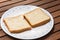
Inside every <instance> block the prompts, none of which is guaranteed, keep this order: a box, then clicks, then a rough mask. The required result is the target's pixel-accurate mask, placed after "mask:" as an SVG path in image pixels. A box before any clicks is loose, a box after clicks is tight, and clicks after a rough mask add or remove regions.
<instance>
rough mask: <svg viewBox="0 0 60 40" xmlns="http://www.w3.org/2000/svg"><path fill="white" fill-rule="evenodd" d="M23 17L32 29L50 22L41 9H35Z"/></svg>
mask: <svg viewBox="0 0 60 40" xmlns="http://www.w3.org/2000/svg"><path fill="white" fill-rule="evenodd" d="M24 16H25V18H26V20H27V21H28V22H29V23H30V25H31V26H32V27H36V26H39V25H42V24H45V23H47V22H48V21H49V20H50V17H49V16H48V15H47V14H46V13H45V12H44V11H42V10H41V8H36V9H34V10H33V11H31V12H29V13H27V14H25V15H24Z"/></svg>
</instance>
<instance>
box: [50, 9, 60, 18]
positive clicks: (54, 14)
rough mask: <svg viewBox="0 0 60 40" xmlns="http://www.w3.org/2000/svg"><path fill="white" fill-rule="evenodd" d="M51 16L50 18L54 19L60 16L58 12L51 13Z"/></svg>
mask: <svg viewBox="0 0 60 40" xmlns="http://www.w3.org/2000/svg"><path fill="white" fill-rule="evenodd" d="M51 14H52V16H53V17H54V18H55V17H57V16H60V10H58V11H56V12H54V13H51Z"/></svg>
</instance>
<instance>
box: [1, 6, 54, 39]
mask: <svg viewBox="0 0 60 40" xmlns="http://www.w3.org/2000/svg"><path fill="white" fill-rule="evenodd" d="M35 8H38V7H37V6H32V5H21V6H16V7H13V8H11V9H9V10H8V11H6V12H5V13H4V14H3V15H2V17H1V28H2V29H3V31H4V32H5V33H7V34H8V35H10V36H12V37H14V38H18V39H36V38H40V37H42V36H44V35H46V34H48V33H49V32H50V31H51V29H52V28H53V24H54V20H53V17H52V16H51V14H50V13H49V12H48V11H46V10H45V9H43V8H41V10H43V11H44V12H45V13H46V14H47V15H49V16H50V18H51V20H50V21H49V22H48V23H46V24H45V25H42V26H39V27H36V28H33V29H32V30H29V31H25V32H22V33H16V34H14V33H10V32H9V31H8V29H7V27H6V26H5V24H4V22H3V18H6V17H12V16H17V15H21V14H24V13H27V12H29V11H32V10H34V9H35Z"/></svg>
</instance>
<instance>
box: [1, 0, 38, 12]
mask: <svg viewBox="0 0 60 40" xmlns="http://www.w3.org/2000/svg"><path fill="white" fill-rule="evenodd" d="M35 1H39V0H27V1H24V2H19V3H15V4H12V5H8V6H5V7H2V8H0V11H5V10H7V9H9V8H11V7H15V6H18V5H24V4H27V3H31V2H35Z"/></svg>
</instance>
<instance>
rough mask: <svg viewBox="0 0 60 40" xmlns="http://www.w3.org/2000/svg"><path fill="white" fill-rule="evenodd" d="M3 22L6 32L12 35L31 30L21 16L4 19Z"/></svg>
mask: <svg viewBox="0 0 60 40" xmlns="http://www.w3.org/2000/svg"><path fill="white" fill-rule="evenodd" d="M4 22H5V24H6V26H7V28H8V30H9V31H10V32H13V33H18V32H23V31H26V30H30V29H31V26H30V25H29V24H28V22H27V21H26V20H25V19H24V17H23V16H16V17H8V18H5V19H4Z"/></svg>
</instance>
